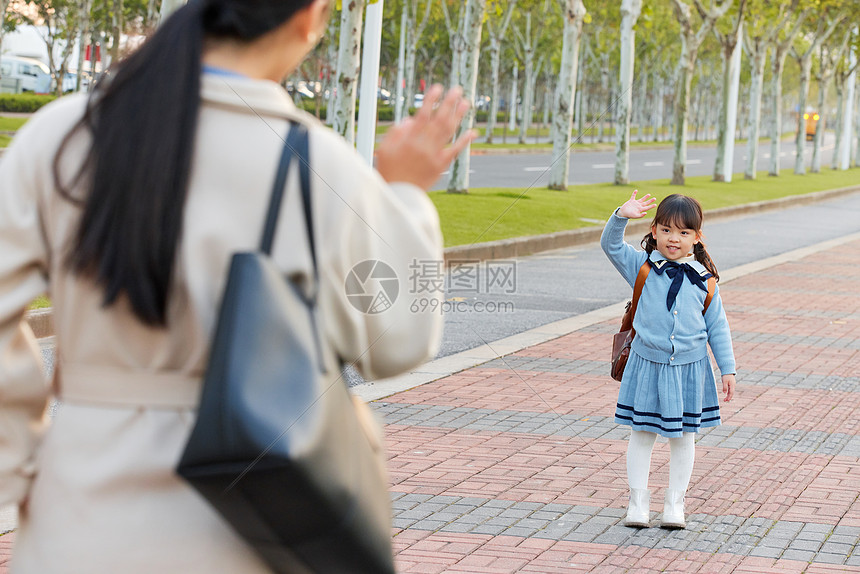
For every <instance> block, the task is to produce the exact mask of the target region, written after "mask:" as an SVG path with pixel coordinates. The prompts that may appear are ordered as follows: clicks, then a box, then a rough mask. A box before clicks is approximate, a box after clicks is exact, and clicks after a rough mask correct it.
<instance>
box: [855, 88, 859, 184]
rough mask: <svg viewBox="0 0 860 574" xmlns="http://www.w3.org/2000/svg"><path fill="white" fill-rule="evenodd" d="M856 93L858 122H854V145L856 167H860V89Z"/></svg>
mask: <svg viewBox="0 0 860 574" xmlns="http://www.w3.org/2000/svg"><path fill="white" fill-rule="evenodd" d="M856 92H857V93H856V94H854V96H855V97H854V113H855V117H856V118H857V122H856V123H855V124H854V131H855V132H856V133H857V145H856V146H854V167H860V90H856Z"/></svg>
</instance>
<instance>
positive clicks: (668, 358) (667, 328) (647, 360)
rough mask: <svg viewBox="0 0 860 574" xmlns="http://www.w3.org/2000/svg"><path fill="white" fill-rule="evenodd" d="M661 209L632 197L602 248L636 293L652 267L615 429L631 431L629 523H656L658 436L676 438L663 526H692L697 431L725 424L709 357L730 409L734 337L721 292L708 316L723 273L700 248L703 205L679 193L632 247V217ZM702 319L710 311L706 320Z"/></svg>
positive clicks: (667, 201)
mask: <svg viewBox="0 0 860 574" xmlns="http://www.w3.org/2000/svg"><path fill="white" fill-rule="evenodd" d="M656 202H657V200H656V199H655V198H652V197H651V195H650V194H648V195H646V196H645V197H643V198H641V199H637V198H636V191H634V192H633V195H632V196H631V197H630V199H629V200H628V201H627V202H626V203H624V205H622V206H621V207H619V208H618V209H617V210H615V213H614V214H613V215H612V216H611V217H610V218H609V221H608V223H607V224H606V228H605V229H604V230H603V236H602V237H601V238H600V245H601V247H603V251H604V252H605V253H606V255H607V256H608V257H609V259H610V261H612V264H613V265H614V266H615V268H616V269H618V271H619V272H620V273H621V275H622V276H623V277H624V278H625V279H626V280H627V282H628V283H629V284H630V285H631V286H632V285H633V284H634V283H635V281H636V276H637V275H638V273H639V268H640V267H641V266H642V264H643V263H645V262H646V261H647V262H648V264H649V265H651V272H650V273H649V275H648V278H647V280H646V281H645V286H644V288H643V289H642V295H641V296H640V299H639V307H638V309H637V311H636V317H635V318H634V320H633V328H634V329H635V331H636V337H635V338H634V339H633V344H632V346H631V353H630V358H629V359H628V362H627V367H626V368H625V370H624V376H623V378H622V380H621V389H620V391H619V394H618V404H617V406H616V410H615V422H617V423H619V424H625V425H629V426H630V427H631V429H632V431H631V433H630V442H629V444H628V447H627V480H628V483H629V486H630V503H629V505H628V507H627V518H626V519H625V521H624V524H625V525H627V526H633V527H637V528H645V527H647V526H648V524H649V519H650V514H649V502H650V491H649V490H648V473H649V471H650V466H651V450H652V449H653V447H654V442H655V441H656V439H657V435H658V434H660V435H662V436H665V437H667V438H668V439H669V448H670V450H671V458H670V464H669V488H668V489H667V490H666V498H665V503H664V506H663V520H662V522H661V526H662V527H663V528H685V527H686V521H685V519H684V495H685V493H686V491H687V485H688V484H689V482H690V476H691V475H692V473H693V458H694V452H693V450H694V440H695V433H696V432H697V431H698V430H699V429H700V428H703V427H711V426H716V425H719V424H720V406H719V399H718V397H717V389H716V381H715V380H714V373H713V370H712V368H711V363H710V359H709V358H708V349H707V344H710V346H711V350H712V351H713V353H714V357H715V358H716V360H717V366H718V367H719V369H720V373H721V374H722V383H723V393H725V401H726V402H728V401H730V400H731V399H732V396H733V395H734V389H735V358H734V353H733V352H732V340H731V333H730V332H729V324H728V321H727V320H726V315H725V312H724V311H723V304H722V301H721V300H720V292H719V289H717V290H716V292H715V293H714V296H713V299H712V300H711V303H710V305H709V306H708V308H707V310H705V309H704V303H705V298H706V296H707V291H708V287H707V280H708V278H709V277H711V276H713V277H714V278H715V279H717V280H719V274H718V273H717V268H716V266H715V265H714V262H713V261H712V260H711V258H710V256H709V255H708V252H707V251H706V250H705V245H704V243H702V206H701V205H700V204H699V202H698V201H696V200H695V199H693V198H692V197H686V196H683V195H678V194H673V195H670V196H668V197H666V198H665V199H664V200H663V201H661V202H660V205H659V206H658V207H657V214H656V215H655V217H654V221H653V223H652V224H651V231H650V232H649V233H648V234H647V235H646V236H645V237H644V238H643V239H642V247H643V248H644V249H645V251H644V252H643V251H637V250H636V249H634V248H633V247H632V246H631V245H629V244H627V243H625V242H624V228H625V226H626V225H627V220H628V219H639V218H641V217H644V216H645V214H646V213H647V212H648V211H649V210H650V209H651V208H653V207H654V204H655V203H656ZM703 311H704V312H703Z"/></svg>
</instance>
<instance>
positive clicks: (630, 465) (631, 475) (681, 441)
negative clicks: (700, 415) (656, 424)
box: [627, 430, 696, 492]
mask: <svg viewBox="0 0 860 574" xmlns="http://www.w3.org/2000/svg"><path fill="white" fill-rule="evenodd" d="M656 440H657V435H656V434H655V433H652V432H646V431H636V430H635V431H632V432H631V433H630V442H629V444H628V445H627V482H628V484H629V485H630V488H631V489H633V488H637V489H642V490H645V489H647V488H648V474H649V473H650V472H651V451H652V450H653V449H654V442H655V441H656ZM695 440H696V433H691V432H685V433H684V434H683V435H681V436H679V437H677V438H670V439H669V453H670V454H669V488H670V489H672V490H680V491H681V492H685V491H686V490H687V486H689V484H690V477H691V476H692V475H693V461H694V460H695V458H696V442H695Z"/></svg>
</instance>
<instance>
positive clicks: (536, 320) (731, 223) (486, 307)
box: [439, 193, 860, 356]
mask: <svg viewBox="0 0 860 574" xmlns="http://www.w3.org/2000/svg"><path fill="white" fill-rule="evenodd" d="M608 215H609V214H607V216H608ZM704 232H705V236H706V237H705V240H706V244H707V246H708V251H709V252H710V254H711V256H712V257H713V259H714V261H715V262H716V264H717V269H718V270H719V269H730V268H732V267H736V266H738V265H743V264H745V263H750V262H753V261H757V260H760V259H764V258H767V257H772V256H774V255H778V254H781V253H785V252H787V251H792V250H794V249H799V248H801V247H806V246H809V245H814V244H816V243H820V242H822V241H826V240H829V239H835V238H838V237H842V236H844V235H849V234H851V233H857V232H860V193H857V194H852V195H849V196H845V197H842V198H839V199H835V200H830V201H826V202H821V203H816V204H812V205H806V206H800V207H794V208H789V209H785V210H780V211H770V212H766V213H761V214H758V215H749V216H743V217H736V218H732V219H725V220H719V221H715V222H713V223H709V222H708V221H707V218H706V220H705V226H704ZM640 239H641V237H639V236H636V237H628V238H627V241H628V242H630V243H632V244H635V245H638V242H639V240H640ZM510 265H511V266H513V267H515V271H516V281H515V283H514V286H513V287H514V288H513V292H511V293H500V292H499V291H500V289H499V288H498V287H495V286H494V288H493V289H492V291H494V292H493V293H487V292H486V289H485V288H482V289H481V292H478V293H463V292H449V293H447V300H448V305H447V309H446V310H447V311H448V312H447V313H446V314H445V332H444V337H443V342H442V348H441V352H440V354H439V356H446V355H451V354H454V353H457V352H459V351H464V350H467V349H472V348H475V347H478V346H480V345H482V344H483V343H484V342H492V341H496V340H499V339H502V338H504V337H508V336H511V335H514V334H517V333H521V332H523V331H526V330H528V329H532V328H535V327H538V326H541V325H544V324H547V323H551V322H553V321H558V320H561V319H565V318H568V317H572V316H576V315H580V314H582V313H586V312H588V311H593V310H595V309H599V308H601V307H605V306H607V305H611V304H614V303H618V302H619V301H623V300H625V299H629V298H630V287H628V286H627V283H626V282H625V281H624V280H623V279H622V278H621V276H620V275H619V274H618V272H617V271H615V269H614V268H613V267H612V265H611V264H610V263H609V260H608V259H607V258H606V256H605V255H604V253H603V251H602V250H601V249H600V246H599V245H597V244H591V245H588V246H583V247H577V248H569V249H562V250H557V251H551V252H546V253H542V254H538V255H533V256H529V257H522V258H519V259H516V260H512V261H511V262H510ZM478 271H479V272H482V271H486V268H485V267H479V268H478ZM449 283H450V281H449ZM619 320H620V319H619Z"/></svg>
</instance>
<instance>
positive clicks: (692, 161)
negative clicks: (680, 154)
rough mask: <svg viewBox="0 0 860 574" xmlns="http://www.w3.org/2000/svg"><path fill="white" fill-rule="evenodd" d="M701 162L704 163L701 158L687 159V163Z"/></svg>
mask: <svg viewBox="0 0 860 574" xmlns="http://www.w3.org/2000/svg"><path fill="white" fill-rule="evenodd" d="M700 163H702V160H700V159H688V160H687V165H698V164H700Z"/></svg>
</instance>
